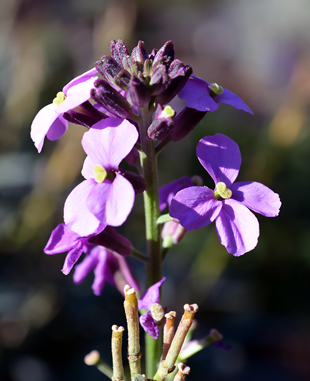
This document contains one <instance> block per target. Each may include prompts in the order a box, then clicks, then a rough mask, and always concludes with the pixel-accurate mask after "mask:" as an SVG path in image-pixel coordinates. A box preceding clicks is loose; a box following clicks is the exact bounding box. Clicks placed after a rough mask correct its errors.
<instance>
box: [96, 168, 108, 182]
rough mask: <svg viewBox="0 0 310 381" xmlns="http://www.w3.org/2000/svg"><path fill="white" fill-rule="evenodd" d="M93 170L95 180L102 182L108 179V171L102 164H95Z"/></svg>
mask: <svg viewBox="0 0 310 381" xmlns="http://www.w3.org/2000/svg"><path fill="white" fill-rule="evenodd" d="M93 172H94V175H95V180H96V181H97V183H102V182H103V181H104V179H106V177H107V171H106V170H105V169H104V168H103V166H102V165H100V164H96V165H95V166H94V168H93Z"/></svg>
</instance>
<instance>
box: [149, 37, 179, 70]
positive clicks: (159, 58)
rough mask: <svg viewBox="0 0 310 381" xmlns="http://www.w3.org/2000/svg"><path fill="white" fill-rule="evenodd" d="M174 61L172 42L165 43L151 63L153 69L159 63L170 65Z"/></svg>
mask: <svg viewBox="0 0 310 381" xmlns="http://www.w3.org/2000/svg"><path fill="white" fill-rule="evenodd" d="M173 60H174V48H173V41H167V42H166V43H165V44H164V45H163V46H162V47H161V48H160V49H159V50H158V52H157V53H156V56H155V58H154V61H153V67H155V66H156V65H158V64H159V63H165V64H170V62H172V61H173Z"/></svg>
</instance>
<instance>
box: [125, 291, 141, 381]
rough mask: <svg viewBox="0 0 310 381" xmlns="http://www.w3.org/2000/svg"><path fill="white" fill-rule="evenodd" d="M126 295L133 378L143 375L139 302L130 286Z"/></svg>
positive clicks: (129, 359)
mask: <svg viewBox="0 0 310 381" xmlns="http://www.w3.org/2000/svg"><path fill="white" fill-rule="evenodd" d="M124 293H125V301H124V309H125V315H126V320H127V329H128V361H129V367H130V374H131V378H133V377H134V375H135V374H140V373H141V366H140V359H141V352H140V341H139V329H140V327H139V315H138V301H137V296H136V291H135V290H134V289H133V288H131V287H130V286H128V285H126V286H125V288H124Z"/></svg>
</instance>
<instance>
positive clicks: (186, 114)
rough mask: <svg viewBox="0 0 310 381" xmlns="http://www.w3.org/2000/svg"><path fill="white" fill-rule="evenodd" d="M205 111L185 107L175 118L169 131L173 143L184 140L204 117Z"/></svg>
mask: <svg viewBox="0 0 310 381" xmlns="http://www.w3.org/2000/svg"><path fill="white" fill-rule="evenodd" d="M206 113H207V112H206V111H197V110H195V109H193V108H189V107H185V108H184V109H183V110H182V111H181V112H180V113H179V114H178V115H177V117H176V118H175V120H174V126H173V129H172V131H171V135H170V136H171V138H172V140H173V141H174V142H177V141H178V140H180V139H183V138H185V136H186V135H187V134H189V133H190V132H191V131H192V130H193V129H194V128H195V127H196V126H197V124H198V123H199V122H200V121H201V119H202V118H203V117H204V116H205V115H206Z"/></svg>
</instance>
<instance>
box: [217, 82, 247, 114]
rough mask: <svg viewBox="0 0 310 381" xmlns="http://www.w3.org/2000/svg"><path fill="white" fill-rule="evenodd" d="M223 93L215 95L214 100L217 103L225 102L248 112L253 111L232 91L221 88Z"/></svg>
mask: <svg viewBox="0 0 310 381" xmlns="http://www.w3.org/2000/svg"><path fill="white" fill-rule="evenodd" d="M223 90H224V91H223V93H222V94H220V95H215V97H214V100H215V102H217V103H226V104H228V105H230V106H233V107H234V108H236V109H238V110H243V111H245V112H248V113H250V114H253V111H252V110H251V109H250V107H248V106H247V105H246V104H245V103H244V102H243V100H242V99H241V98H239V97H238V95H236V94H234V93H232V92H231V91H229V90H227V89H224V88H223Z"/></svg>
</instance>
